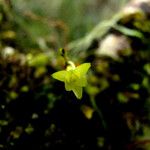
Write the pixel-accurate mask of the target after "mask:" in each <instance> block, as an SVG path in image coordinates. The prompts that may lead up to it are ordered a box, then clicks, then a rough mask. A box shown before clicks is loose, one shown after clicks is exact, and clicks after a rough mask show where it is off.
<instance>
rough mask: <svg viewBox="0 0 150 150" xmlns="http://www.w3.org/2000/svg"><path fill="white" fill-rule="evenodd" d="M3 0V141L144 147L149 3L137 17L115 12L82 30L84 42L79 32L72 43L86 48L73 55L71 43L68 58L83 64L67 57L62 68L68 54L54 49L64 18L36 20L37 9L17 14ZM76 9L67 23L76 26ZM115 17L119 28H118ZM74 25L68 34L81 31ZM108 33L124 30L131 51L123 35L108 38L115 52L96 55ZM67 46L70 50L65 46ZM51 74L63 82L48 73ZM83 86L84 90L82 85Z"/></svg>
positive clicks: (32, 145)
mask: <svg viewBox="0 0 150 150" xmlns="http://www.w3.org/2000/svg"><path fill="white" fill-rule="evenodd" d="M1 2H2V1H0V27H1V28H0V149H2V150H16V149H21V150H23V149H36V150H41V149H42V150H48V149H52V150H53V149H60V148H61V149H63V148H64V149H72V148H74V149H82V150H91V149H94V150H97V149H105V150H109V149H111V150H118V149H120V150H122V149H124V150H126V149H128V150H130V149H134V150H137V149H143V150H148V149H149V134H150V129H149V126H150V109H149V108H150V90H149V89H150V77H149V75H150V65H149V64H150V44H149V39H150V30H149V15H147V13H148V12H149V11H147V9H146V11H144V10H143V9H144V8H147V7H148V6H149V5H146V7H140V10H141V11H143V14H144V15H140V18H139V17H136V16H137V15H134V14H129V15H126V16H125V17H123V16H121V17H123V18H122V19H121V18H120V17H119V18H117V19H115V20H113V19H112V20H113V21H112V20H111V23H110V22H109V23H108V22H104V24H103V27H102V26H101V28H99V27H100V26H97V27H96V30H95V31H94V32H92V34H89V35H88V36H87V37H86V38H85V40H84V46H83V45H82V41H80V40H79V41H80V42H79V43H80V44H79V45H77V44H75V46H77V47H78V46H79V47H80V49H81V50H84V55H83V53H81V55H78V52H77V50H76V48H75V49H74V51H73V53H74V54H75V55H73V56H72V60H74V59H75V60H76V62H80V64H81V65H79V66H77V67H75V66H74V64H73V63H70V65H69V66H67V69H66V70H63V69H64V66H65V62H64V60H62V58H61V57H60V56H58V55H57V54H58V51H56V49H58V47H60V43H61V42H62V41H63V42H64V41H65V40H66V37H65V36H63V35H62V34H64V32H61V33H60V30H61V31H62V30H63V29H64V28H63V29H62V28H61V27H62V25H64V24H62V22H61V23H60V22H59V23H60V24H59V23H58V22H57V21H56V22H55V21H54V22H53V23H52V22H51V23H50V22H48V20H45V18H44V16H43V18H40V19H41V20H40V19H39V18H38V17H39V15H42V13H41V14H40V13H39V14H38V15H35V16H34V15H33V14H34V13H33V14H32V13H31V14H30V15H27V16H28V17H27V16H26V15H23V14H19V15H18V16H16V15H17V13H16V12H17V11H16V10H13V9H10V8H9V7H7V5H5V3H4V1H3V2H2V3H1ZM71 2H72V1H69V3H71ZM72 3H73V4H74V3H76V2H74V1H73V2H72ZM80 3H82V2H80ZM117 3H118V2H117ZM38 5H39V4H38ZM70 5H71V4H70ZM143 5H144V6H145V3H144V4H143ZM143 5H142V6H143ZM138 6H140V5H134V8H136V7H138ZM35 7H36V5H35ZM72 7H73V5H72V6H71V7H70V9H69V10H70V11H72V10H71V8H72ZM76 7H77V5H76ZM61 8H66V7H64V6H63V7H61ZM81 8H82V7H81ZM106 10H107V9H106ZM134 10H135V9H134ZM148 10H149V9H148ZM36 11H37V10H36ZM66 12H67V10H66ZM72 13H73V12H72ZM75 13H76V12H75ZM62 15H63V14H62ZM71 15H73V14H71ZM12 16H13V17H14V16H15V17H14V18H13V17H12ZM143 16H144V18H143ZM32 17H33V18H32ZM34 17H35V18H34ZM64 17H65V16H64ZM77 17H78V15H77V16H76V18H74V27H71V28H72V29H78V28H75V26H76V25H77V24H78V23H79V22H77V19H78V18H77ZM82 17H84V16H82ZM82 17H81V18H80V20H82ZM66 19H67V17H66ZM69 21H70V20H69ZM69 21H68V22H69ZM83 21H86V20H83ZM112 22H113V23H112ZM30 23H31V24H30ZM49 23H50V26H48V28H47V25H48V24H49ZM55 23H56V24H57V23H58V24H59V25H58V24H57V25H58V26H57V27H58V28H56V26H55V27H54V26H51V25H56V24H55ZM75 23H76V24H75ZM107 23H108V24H109V25H108V24H107ZM106 24H107V25H106ZM110 24H111V25H110ZM30 25H31V28H30ZM32 25H33V26H32ZM113 25H119V26H116V27H120V28H119V29H118V30H117V28H114V26H113ZM142 25H143V28H142ZM87 26H88V24H87ZM89 26H91V25H89ZM106 26H107V27H106ZM40 27H42V28H40ZM63 27H64V26H63ZM83 27H84V24H83ZM29 28H30V29H29ZM38 28H40V30H38ZM106 28H107V30H105V31H104V29H106ZM82 29H83V28H81V30H79V31H83V30H84V32H86V31H87V29H86V28H85V29H83V30H82ZM101 30H102V32H100V31H101ZM71 32H72V35H73V33H74V32H75V33H76V34H79V33H77V30H75V31H71ZM59 33H60V34H59ZM101 33H103V34H101ZM83 34H84V33H80V34H79V35H78V36H77V35H75V37H71V38H70V39H73V38H76V37H80V36H81V35H83ZM109 34H111V35H112V34H115V35H117V36H119V35H123V36H125V37H126V38H127V42H129V47H130V50H131V51H130V53H128V54H127V55H126V52H125V51H124V49H123V48H122V47H121V46H122V45H124V43H122V44H121V46H120V51H117V50H116V49H114V47H113V46H111V49H110V50H114V51H115V50H116V51H115V54H116V55H117V56H118V57H117V59H114V58H113V57H111V55H109V56H108V55H107V56H106V55H105V56H104V55H103V56H102V55H97V53H96V51H97V49H99V46H100V45H101V40H102V39H103V38H105V36H107V35H108V36H109ZM141 35H142V36H141ZM47 36H48V37H47ZM99 37H101V38H100V39H99ZM119 38H120V37H119ZM64 39H65V40H64ZM70 39H69V40H70ZM93 39H95V41H96V43H98V44H95V42H93ZM61 40H62V41H61ZM37 41H38V42H37ZM89 41H90V42H89ZM63 42H62V43H63ZM64 43H65V42H64ZM92 43H94V45H92ZM86 44H87V45H86ZM61 46H62V45H61ZM115 46H116V45H115ZM117 46H118V45H117ZM83 48H85V49H83ZM67 50H68V49H67ZM82 52H83V51H82ZM69 53H72V52H71V50H70V49H69V50H68V54H69ZM66 60H67V58H66ZM66 60H65V61H66ZM84 62H90V63H84ZM91 65H92V67H91V68H90V66H91ZM89 69H90V72H89V74H88V76H86V73H87V72H88V70H89ZM58 70H62V71H58ZM57 71H58V72H57ZM54 72H55V73H54ZM53 73H54V74H53ZM51 74H53V75H52V76H53V77H54V78H55V79H58V80H59V81H62V82H57V81H56V80H54V79H53V78H51V77H50V75H51ZM87 80H88V85H87V86H86V82H87ZM63 82H65V89H66V90H67V91H70V90H72V91H73V92H74V93H75V95H76V97H77V98H82V101H77V100H76V97H75V96H74V95H73V94H72V93H71V92H66V91H65V90H64V85H63ZM85 86H86V87H85ZM83 87H85V90H83V91H82V88H83ZM82 94H83V97H82Z"/></svg>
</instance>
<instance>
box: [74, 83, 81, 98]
mask: <svg viewBox="0 0 150 150" xmlns="http://www.w3.org/2000/svg"><path fill="white" fill-rule="evenodd" d="M73 93H74V94H75V96H76V97H77V98H78V99H81V98H82V87H79V86H78V87H74V88H73Z"/></svg>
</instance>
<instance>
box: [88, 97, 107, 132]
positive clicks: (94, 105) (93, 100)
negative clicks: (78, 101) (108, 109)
mask: <svg viewBox="0 0 150 150" xmlns="http://www.w3.org/2000/svg"><path fill="white" fill-rule="evenodd" d="M90 101H91V104H92V106H93V108H94V109H95V111H96V112H97V113H98V116H99V117H100V120H101V122H102V126H103V128H104V130H106V127H107V125H106V122H105V120H104V117H103V115H102V112H101V110H100V109H99V108H98V107H97V104H96V102H95V99H94V96H91V97H90Z"/></svg>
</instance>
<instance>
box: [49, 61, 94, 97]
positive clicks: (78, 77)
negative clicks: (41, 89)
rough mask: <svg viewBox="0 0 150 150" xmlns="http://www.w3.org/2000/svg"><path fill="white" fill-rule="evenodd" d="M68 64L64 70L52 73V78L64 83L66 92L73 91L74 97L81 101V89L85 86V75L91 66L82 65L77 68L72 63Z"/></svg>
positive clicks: (88, 64) (87, 64)
mask: <svg viewBox="0 0 150 150" xmlns="http://www.w3.org/2000/svg"><path fill="white" fill-rule="evenodd" d="M70 64H71V65H69V66H68V67H67V69H66V70H63V71H58V72H56V73H53V74H52V77H53V78H55V79H57V80H59V81H62V82H64V83H65V89H66V91H73V92H74V94H75V96H76V97H77V98H78V99H81V98H82V87H85V86H86V84H87V79H86V73H87V71H88V69H89V68H90V66H91V64H90V63H84V64H81V65H80V66H77V67H75V65H74V64H73V63H72V62H70Z"/></svg>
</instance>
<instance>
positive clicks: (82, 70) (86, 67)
mask: <svg viewBox="0 0 150 150" xmlns="http://www.w3.org/2000/svg"><path fill="white" fill-rule="evenodd" d="M90 67H91V64H90V63H84V64H82V65H80V66H78V67H76V69H75V72H77V73H79V74H80V76H83V75H85V74H86V73H87V71H88V70H89V68H90Z"/></svg>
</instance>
